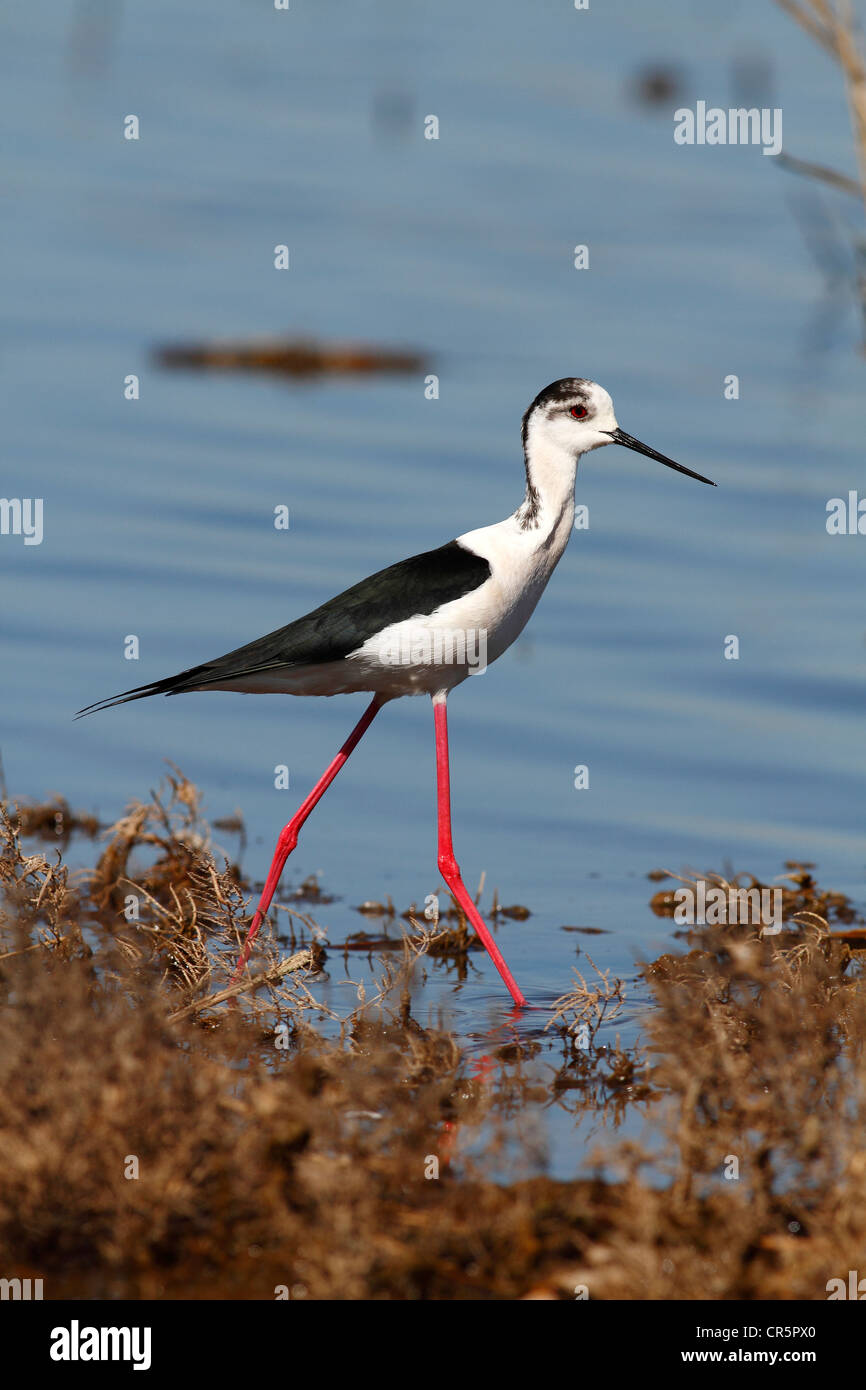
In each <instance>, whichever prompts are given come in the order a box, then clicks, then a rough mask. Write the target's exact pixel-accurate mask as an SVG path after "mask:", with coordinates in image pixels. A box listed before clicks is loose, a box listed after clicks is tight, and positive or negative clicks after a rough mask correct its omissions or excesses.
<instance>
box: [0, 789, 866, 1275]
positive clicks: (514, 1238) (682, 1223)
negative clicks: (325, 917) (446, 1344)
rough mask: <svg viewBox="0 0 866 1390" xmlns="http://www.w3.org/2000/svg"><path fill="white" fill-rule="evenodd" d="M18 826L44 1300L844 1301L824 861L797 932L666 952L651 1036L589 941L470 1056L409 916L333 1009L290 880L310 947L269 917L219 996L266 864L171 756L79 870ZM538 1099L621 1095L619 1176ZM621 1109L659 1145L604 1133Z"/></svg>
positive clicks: (26, 1203)
mask: <svg viewBox="0 0 866 1390" xmlns="http://www.w3.org/2000/svg"><path fill="white" fill-rule="evenodd" d="M38 822H39V818H38V817H36V819H35V822H34V821H33V820H31V821H30V822H29V825H30V828H31V829H32V828H34V825H37V824H38ZM26 824H28V822H22V820H21V819H20V818H19V817H18V816H17V814H16V813H15V812H14V811H13V810H7V812H6V813H5V814H4V816H3V819H2V845H0V889H2V895H3V896H2V902H0V1035H2V1036H0V1172H2V1174H3V1182H2V1184H0V1271H2V1273H3V1274H4V1275H5V1276H6V1277H14V1276H15V1275H16V1274H17V1275H19V1276H22V1277H27V1276H28V1275H29V1276H37V1277H41V1278H43V1279H44V1281H45V1295H46V1297H48V1298H63V1297H106V1296H111V1297H120V1296H126V1297H133V1298H141V1297H174V1298H203V1297H220V1298H221V1297H249V1298H265V1299H271V1298H274V1297H275V1296H276V1291H277V1290H285V1291H286V1292H287V1293H288V1296H291V1297H295V1298H297V1297H308V1298H337V1299H342V1298H349V1299H357V1298H406V1299H410V1298H443V1299H453V1298H523V1297H534V1298H547V1297H551V1298H573V1297H574V1296H575V1290H576V1289H581V1288H585V1289H586V1290H587V1291H588V1293H589V1295H590V1296H591V1297H595V1298H626V1299H635V1298H638V1299H639V1298H673V1299H687V1298H695V1297H697V1298H824V1297H826V1282H827V1280H829V1279H830V1278H833V1277H837V1276H840V1275H842V1276H844V1275H845V1273H846V1271H847V1270H848V1269H857V1268H859V1269H863V1268H864V1266H866V1139H864V1134H866V1094H864V1077H866V1070H864V1042H866V993H864V982H863V978H862V972H861V968H860V965H859V963H858V962H859V960H860V957H859V956H858V955H857V953H856V952H853V953H852V951H851V949H850V948H849V946H848V945H847V944H846V943H845V942H844V941H840V940H839V939H834V936H833V934H832V933H831V931H830V928H829V927H828V924H827V921H826V916H822V915H821V913H820V912H819V911H818V907H823V908H824V909H825V912H826V913H829V914H830V915H833V913H835V916H836V920H837V922H839V923H848V924H850V914H849V906H848V905H847V904H846V903H845V902H844V901H842V900H837V899H835V898H833V897H827V896H826V895H825V896H823V897H822V896H821V890H820V889H819V888H818V887H817V885H816V884H815V882H814V880H813V879H811V876H810V877H809V881H808V882H806V881H805V880H804V879H803V877H802V876H803V875H804V874H810V871H809V870H807V869H805V868H803V867H802V866H801V867H798V868H796V869H794V870H793V871H792V872H793V874H794V875H800V881H799V883H798V882H797V881H796V879H792V880H791V881H790V884H789V886H790V889H791V893H792V894H793V896H791V897H790V898H789V899H788V900H787V902H786V920H785V928H784V930H783V932H782V933H780V934H779V935H778V936H775V937H765V938H764V939H763V940H761V939H759V937H758V935H757V933H756V932H754V931H753V930H751V929H749V928H747V927H742V926H738V927H736V928H702V929H693V930H692V931H691V933H690V937H689V941H688V942H687V947H688V949H687V950H686V951H685V952H681V953H677V954H670V955H666V956H663V957H661V958H660V959H659V960H657V961H655V962H652V963H651V964H648V965H646V966H645V967H644V971H643V976H644V985H643V986H642V987H643V988H645V989H648V990H649V991H650V994H651V1003H649V1004H648V1005H647V1007H646V1009H645V1014H644V1020H643V1028H644V1034H645V1037H644V1046H643V1047H642V1048H638V1047H629V1048H626V1047H623V1046H622V1045H621V1044H620V1042H619V1040H618V1039H612V1038H611V1024H612V1023H613V1022H614V1021H615V1020H617V1015H618V1014H619V1011H620V1010H621V1009H622V1005H623V1000H624V985H623V982H622V981H620V980H616V979H612V978H611V976H610V974H609V973H607V972H605V971H604V970H601V969H596V970H595V974H594V975H593V976H589V975H588V974H587V973H584V974H583V975H582V976H577V977H576V979H575V984H574V988H573V990H572V991H571V992H570V993H569V994H567V995H564V996H563V997H562V998H560V999H559V1000H557V1001H556V1003H555V1004H554V1005H553V1006H552V1007H551V1010H550V1013H549V1016H548V1027H547V1032H546V1034H545V1033H544V1031H543V1030H542V1029H541V1027H539V1030H538V1031H537V1033H536V1034H535V1036H533V1035H532V1033H531V1031H528V1032H520V1031H518V1030H515V1031H514V1033H513V1036H512V1037H511V1039H510V1040H509V1039H508V1037H507V1036H506V1035H504V1036H503V1037H501V1038H500V1039H499V1040H498V1042H497V1043H496V1044H492V1045H491V1047H490V1049H489V1054H488V1055H487V1056H486V1057H485V1058H484V1059H483V1061H482V1063H479V1062H478V1060H477V1058H476V1059H471V1058H468V1057H467V1055H466V1054H465V1053H464V1051H463V1050H462V1048H461V1047H460V1046H459V1045H458V1043H457V1041H456V1040H455V1039H454V1038H453V1037H452V1036H451V1035H449V1034H448V1033H447V1032H444V1031H441V1030H437V1029H435V1028H431V1027H422V1026H421V1025H420V1024H419V1023H418V1022H417V1021H416V1019H415V1018H414V1017H413V1016H412V1012H411V1007H410V1000H411V994H410V990H409V983H408V982H409V978H410V975H411V972H412V970H413V968H414V966H415V963H416V962H417V960H418V959H419V957H420V956H423V955H424V954H426V953H427V952H428V950H430V948H431V940H430V937H428V936H425V935H423V934H422V933H420V931H419V932H414V929H413V934H412V935H408V934H407V935H406V936H405V937H404V938H402V940H401V949H400V952H399V953H397V952H392V953H389V955H388V957H387V960H386V961H385V960H383V961H382V962H381V963H380V982H379V988H378V990H377V992H376V996H375V998H372V999H361V1000H359V1001H358V1002H357V1003H356V1004H355V1005H354V1007H352V1008H351V1010H350V1012H348V1013H347V1014H346V1015H345V1017H342V1018H339V1019H336V1018H335V1017H334V1015H333V1013H332V1012H330V1011H329V1010H325V1009H324V1008H323V1006H322V1004H321V1001H319V1000H317V999H316V997H315V992H316V971H317V968H318V966H319V965H320V964H321V961H322V959H323V957H322V955H321V951H322V945H321V941H320V936H321V934H320V933H318V931H317V928H316V924H315V921H314V919H313V918H312V917H310V916H309V915H307V914H304V913H302V912H300V911H299V910H298V909H297V908H295V907H291V906H289V905H284V906H283V908H282V909H281V911H280V913H279V920H280V923H281V925H282V923H283V922H284V921H285V922H287V923H288V930H289V931H290V932H291V933H292V936H293V940H292V942H291V945H292V969H291V970H287V969H286V968H285V960H284V959H283V957H284V956H285V952H284V951H283V950H281V949H279V948H278V946H277V945H276V944H274V943H273V941H271V942H270V943H268V942H266V944H265V946H264V949H263V953H261V954H259V955H258V956H257V957H256V965H255V970H256V974H257V976H258V977H259V984H258V987H257V988H256V989H255V990H253V989H250V988H249V987H248V986H247V987H245V988H244V991H243V992H242V993H241V994H239V995H235V996H234V999H233V1001H232V1002H231V1003H227V1002H226V1000H225V989H226V986H227V983H228V976H229V966H230V963H231V961H232V959H233V957H234V954H235V952H236V950H237V945H238V941H239V939H240V936H241V934H242V932H243V930H244V927H245V924H246V920H247V911H248V905H247V901H246V899H247V895H248V891H249V885H247V884H246V883H245V882H244V880H243V876H242V873H241V871H240V870H239V869H238V867H237V866H236V865H232V864H230V863H229V862H227V860H226V857H225V856H221V857H220V859H221V861H222V862H220V859H218V858H217V856H216V855H215V853H214V851H213V847H212V845H211V841H210V833H209V831H208V828H207V826H206V825H205V824H204V823H203V821H202V819H201V815H200V810H199V804H198V797H197V794H196V792H195V789H194V788H192V787H191V786H190V785H189V784H188V783H187V782H185V780H184V779H183V778H182V777H181V776H180V775H179V774H175V775H173V776H172V778H171V779H170V780H169V784H168V792H167V795H166V796H165V797H164V798H163V797H153V798H152V799H151V800H150V802H148V803H145V804H142V805H135V806H133V807H132V808H131V809H130V811H129V813H128V814H127V816H126V817H124V818H123V819H122V820H121V821H120V822H119V823H118V824H117V825H116V826H115V827H113V829H112V831H111V832H109V838H108V840H107V843H106V845H105V847H104V849H103V851H102V853H101V855H100V856H99V858H98V861H97V864H96V866H95V868H94V869H93V870H92V871H90V872H87V873H83V872H79V873H77V874H72V873H70V872H69V870H68V869H67V867H66V866H65V865H64V864H63V863H62V862H61V860H60V855H59V852H58V851H57V849H56V848H52V849H51V850H50V851H49V852H48V853H40V852H37V853H34V854H30V853H28V851H27V846H26V843H25V836H24V833H23V832H24V826H25V825H26ZM804 894H806V895H807V896H808V898H809V902H810V904H811V906H810V907H808V908H805V907H804V906H803V895H804ZM289 902H291V899H290V900H289ZM831 909H832V912H831ZM136 913H137V916H136ZM795 919H796V920H795ZM443 930H444V931H445V932H447V933H459V931H460V930H461V926H460V923H459V922H457V923H456V924H455V925H452V924H451V923H450V922H449V923H447V924H445V925H444V926H443ZM434 940H435V934H434ZM281 961H282V964H281ZM590 964H591V962H590ZM323 1021H324V1022H327V1025H328V1027H327V1028H325V1027H324V1026H323ZM557 1035H558V1036H559V1038H560V1039H561V1044H562V1058H561V1063H560V1065H559V1067H558V1068H556V1069H554V1071H553V1074H552V1075H550V1074H549V1068H548V1070H547V1071H545V1068H544V1067H543V1066H540V1065H539V1063H538V1056H537V1054H538V1050H539V1046H540V1043H539V1039H541V1038H545V1037H546V1038H548V1039H549V1038H550V1037H551V1036H557ZM533 1106H535V1107H537V1108H539V1109H543V1107H545V1106H557V1107H559V1108H560V1109H561V1110H563V1111H565V1112H566V1113H567V1114H569V1115H573V1117H574V1121H575V1124H576V1125H578V1124H582V1123H584V1122H586V1121H587V1120H589V1121H590V1122H591V1123H594V1124H595V1127H596V1130H598V1127H599V1125H600V1123H601V1122H602V1121H603V1120H604V1121H606V1122H607V1125H608V1137H607V1139H606V1140H605V1143H604V1152H605V1163H606V1167H605V1169H604V1171H603V1172H602V1170H601V1169H600V1168H599V1169H598V1170H597V1174H598V1175H597V1176H595V1177H581V1178H578V1179H576V1180H574V1181H571V1182H555V1181H552V1180H550V1179H549V1178H546V1177H544V1176H538V1173H539V1171H540V1169H539V1166H538V1162H537V1160H536V1158H535V1157H534V1156H533V1152H532V1142H533V1140H532V1135H531V1133H530V1132H529V1131H528V1130H526V1128H525V1126H524V1125H523V1123H522V1120H523V1118H524V1116H525V1115H526V1113H527V1112H528V1111H529V1110H530V1109H531V1108H532V1107H533ZM627 1112H631V1113H639V1114H640V1115H642V1117H643V1124H644V1129H645V1133H644V1136H643V1139H642V1142H641V1143H640V1144H638V1143H636V1142H635V1141H633V1140H632V1141H631V1142H629V1143H625V1142H619V1143H616V1142H615V1136H614V1127H615V1126H616V1124H617V1123H619V1121H620V1120H621V1119H622V1117H623V1115H624V1114H626V1113H627ZM515 1146H516V1147H517V1148H518V1150H519V1151H520V1152H518V1153H517V1154H515V1151H514V1150H515ZM581 1157H582V1150H581V1148H580V1146H579V1145H578V1143H577V1140H576V1144H575V1168H576V1169H577V1168H578V1166H579V1163H580V1159H581ZM437 1164H438V1180H431V1177H430V1173H431V1171H432V1169H433V1168H435V1166H436V1165H437ZM490 1171H496V1172H497V1173H499V1174H503V1173H504V1175H505V1179H506V1180H503V1181H501V1182H494V1181H491V1179H490V1177H489V1173H490ZM521 1172H522V1173H525V1174H531V1175H530V1176H523V1177H520V1178H519V1180H518V1179H517V1177H516V1176H515V1175H519V1174H520V1173H521ZM509 1174H510V1175H511V1178H512V1180H508V1179H509Z"/></svg>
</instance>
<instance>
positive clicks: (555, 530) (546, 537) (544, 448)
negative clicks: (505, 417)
mask: <svg viewBox="0 0 866 1390" xmlns="http://www.w3.org/2000/svg"><path fill="white" fill-rule="evenodd" d="M523 447H524V455H525V459H526V496H525V497H524V499H523V501H522V502H521V504H520V506H519V507H518V509H517V511H516V512H515V513H514V520H515V522H516V523H517V526H518V528H519V529H520V530H521V531H524V532H526V533H527V536H528V537H529V538H531V539H532V541H533V542H534V543H535V544H536V545H546V544H549V542H550V540H551V539H552V538H553V536H554V535H556V536H559V535H560V534H561V533H562V532H563V531H564V539H563V541H562V548H564V547H565V542H566V541H567V540H568V536H569V533H570V531H571V526H572V522H573V521H574V484H575V479H576V477H577V462H578V459H577V456H576V455H574V454H572V453H571V452H570V451H569V450H566V449H563V448H562V447H561V446H560V445H558V444H555V443H554V442H552V441H551V440H549V439H544V438H543V437H539V431H538V430H537V429H533V428H532V427H531V426H530V430H529V433H528V436H527V438H526V440H525V442H524V446H523Z"/></svg>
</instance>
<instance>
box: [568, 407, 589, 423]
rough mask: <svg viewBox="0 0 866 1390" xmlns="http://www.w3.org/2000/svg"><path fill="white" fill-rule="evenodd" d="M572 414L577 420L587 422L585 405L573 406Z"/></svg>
mask: <svg viewBox="0 0 866 1390" xmlns="http://www.w3.org/2000/svg"><path fill="white" fill-rule="evenodd" d="M571 413H572V415H573V416H574V418H575V420H585V419H586V406H585V405H573V406H572V407H571Z"/></svg>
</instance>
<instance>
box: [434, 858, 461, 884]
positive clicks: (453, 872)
mask: <svg viewBox="0 0 866 1390" xmlns="http://www.w3.org/2000/svg"><path fill="white" fill-rule="evenodd" d="M438 863H439V872H440V874H441V875H442V877H443V878H444V880H445V882H446V883H447V884H448V886H449V887H451V885H452V884H453V883H454V882H455V880H456V881H457V882H458V883H461V882H462V877H461V874H460V865H459V864H458V863H457V860H456V859H455V858H454V854H453V852H452V851H447V852H446V851H443V852H442V853H441V854H440V855H439V860H438Z"/></svg>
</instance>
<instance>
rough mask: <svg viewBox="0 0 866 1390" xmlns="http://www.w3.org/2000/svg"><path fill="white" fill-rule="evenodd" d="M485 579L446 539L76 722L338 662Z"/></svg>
mask: <svg viewBox="0 0 866 1390" xmlns="http://www.w3.org/2000/svg"><path fill="white" fill-rule="evenodd" d="M490 573H491V571H490V564H489V562H488V561H487V560H485V559H484V558H483V557H482V556H481V555H475V554H474V553H473V552H472V551H471V550H467V549H466V548H465V547H464V546H462V545H460V544H459V542H458V541H449V542H448V544H447V545H440V546H439V547H438V548H437V549H436V550H427V551H425V552H424V554H423V555H413V556H412V557H411V559H409V560H400V561H398V563H397V564H396V565H389V566H388V568H387V569H383V570H379V571H378V572H377V573H376V574H371V575H370V576H369V578H368V579H362V580H361V582H360V583H359V584H353V585H352V587H351V589H346V590H345V591H344V592H343V593H342V594H337V596H336V597H335V598H332V599H329V600H328V602H327V603H323V604H322V606H321V608H316V609H314V610H313V612H312V613H307V614H306V615H305V617H303V618H298V619H296V621H295V622H293V623H289V624H288V625H287V626H286V627H281V628H277V630H276V632H269V633H268V634H267V636H265V637H259V638H258V639H257V640H256V641H255V642H248V643H247V644H246V646H244V647H237V648H236V649H235V650H234V651H232V652H227V653H226V655H225V656H220V657H217V658H216V659H215V660H214V661H206V662H204V663H203V664H202V665H201V666H192V667H190V669H189V670H188V671H181V672H180V673H179V674H178V675H176V676H167V677H166V678H165V679H164V680H160V681H152V682H151V683H150V684H149V685H138V686H135V688H134V689H132V690H124V691H123V692H122V693H121V694H120V695H112V696H111V697H110V698H109V699H107V700H97V701H96V702H95V703H94V704H92V705H86V706H85V708H84V709H82V710H79V711H78V714H77V715H76V718H78V717H80V716H81V715H82V714H92V713H94V712H95V711H96V710H100V709H108V708H109V707H110V706H111V705H123V704H126V703H127V701H129V700H144V699H146V698H147V696H148V695H181V694H183V692H184V691H189V690H197V689H199V687H201V686H203V685H219V684H222V683H223V682H225V681H227V680H235V679H237V678H238V677H240V676H250V675H254V674H256V673H258V672H260V671H270V670H274V669H275V668H277V667H283V666H317V665H320V664H324V663H325V662H328V661H342V660H343V658H344V657H347V656H348V655H349V653H350V652H354V651H357V649H358V648H359V647H361V646H363V644H364V643H365V642H366V641H367V640H368V638H370V637H373V636H375V634H376V633H377V632H381V631H382V629H383V628H386V627H388V626H389V625H390V624H391V623H399V622H404V621H405V620H406V619H407V618H413V617H415V616H418V615H429V614H431V613H434V612H435V611H436V609H437V608H441V607H442V605H443V604H444V603H450V602H452V600H454V599H457V598H462V597H463V595H464V594H468V593H471V591H472V590H473V589H477V588H480V586H481V585H482V584H483V583H484V582H485V581H486V580H487V579H489V578H490Z"/></svg>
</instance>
